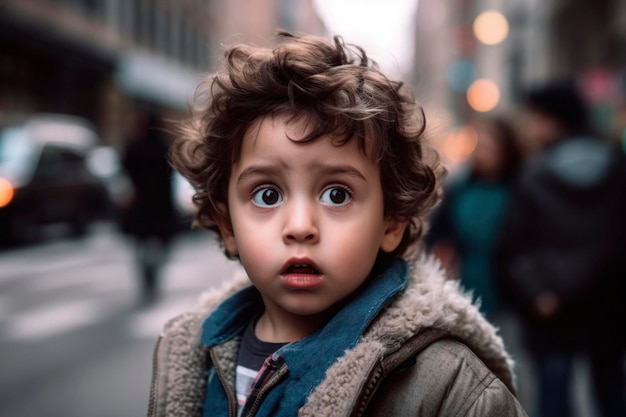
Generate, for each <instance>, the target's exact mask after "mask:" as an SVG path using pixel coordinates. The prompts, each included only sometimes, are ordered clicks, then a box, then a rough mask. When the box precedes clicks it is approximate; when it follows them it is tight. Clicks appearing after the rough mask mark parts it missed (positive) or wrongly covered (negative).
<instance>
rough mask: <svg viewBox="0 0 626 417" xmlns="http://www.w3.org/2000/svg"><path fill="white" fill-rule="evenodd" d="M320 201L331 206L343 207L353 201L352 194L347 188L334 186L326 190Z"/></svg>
mask: <svg viewBox="0 0 626 417" xmlns="http://www.w3.org/2000/svg"><path fill="white" fill-rule="evenodd" d="M320 200H321V201H322V203H323V204H327V205H329V206H343V205H346V204H348V203H349V202H350V200H352V193H351V192H350V190H348V189H347V188H345V187H340V186H333V187H329V188H327V189H326V190H324V192H323V193H322V196H321V198H320Z"/></svg>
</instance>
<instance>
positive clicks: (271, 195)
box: [252, 185, 283, 207]
mask: <svg viewBox="0 0 626 417" xmlns="http://www.w3.org/2000/svg"><path fill="white" fill-rule="evenodd" d="M282 201H283V196H282V195H281V194H280V191H278V190H277V189H276V188H274V187H271V186H267V185H266V186H262V187H259V188H257V189H256V190H254V191H253V192H252V202H253V203H254V204H256V205H257V206H259V207H273V206H275V205H277V204H279V203H281V202H282Z"/></svg>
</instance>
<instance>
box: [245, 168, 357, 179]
mask: <svg viewBox="0 0 626 417" xmlns="http://www.w3.org/2000/svg"><path fill="white" fill-rule="evenodd" d="M279 172H280V169H279V168H277V167H274V166H267V165H251V166H249V167H247V168H246V169H244V170H243V171H241V173H240V174H239V176H238V177H237V182H241V181H244V180H245V179H246V178H247V177H251V176H255V175H262V176H272V175H277V174H278V173H279ZM311 175H314V176H333V175H349V176H353V177H357V178H359V179H362V180H363V181H366V182H367V179H366V178H365V176H364V175H363V174H362V173H361V172H360V171H359V170H358V169H356V168H354V167H353V166H350V165H325V164H320V165H317V166H314V167H313V168H312V169H311Z"/></svg>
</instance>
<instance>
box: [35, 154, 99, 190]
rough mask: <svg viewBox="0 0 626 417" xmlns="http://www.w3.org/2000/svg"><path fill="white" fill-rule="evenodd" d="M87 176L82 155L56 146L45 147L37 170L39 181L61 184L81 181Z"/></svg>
mask: <svg viewBox="0 0 626 417" xmlns="http://www.w3.org/2000/svg"><path fill="white" fill-rule="evenodd" d="M87 176H88V172H87V170H86V167H85V159H84V158H83V156H82V155H78V154H76V153H74V152H71V151H69V150H67V149H62V148H57V147H54V146H46V147H44V149H43V151H42V153H41V157H40V159H39V164H38V166H37V171H36V172H35V179H36V180H37V181H42V182H54V183H59V184H68V183H80V182H83V181H85V180H86V179H87Z"/></svg>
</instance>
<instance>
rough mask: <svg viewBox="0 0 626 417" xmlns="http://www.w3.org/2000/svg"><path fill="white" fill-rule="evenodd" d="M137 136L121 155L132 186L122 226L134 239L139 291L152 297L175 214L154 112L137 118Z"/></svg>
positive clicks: (165, 149)
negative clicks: (132, 189)
mask: <svg viewBox="0 0 626 417" xmlns="http://www.w3.org/2000/svg"><path fill="white" fill-rule="evenodd" d="M136 133H137V135H138V137H137V139H135V140H134V141H132V142H131V143H130V144H129V146H128V148H127V150H126V154H125V156H124V168H125V169H126V172H127V173H128V176H129V177H130V180H131V182H132V184H133V187H134V199H133V201H132V203H131V205H130V207H129V208H128V211H127V213H126V219H125V221H124V229H125V230H126V232H128V233H129V234H130V235H131V236H133V237H134V239H135V241H136V253H137V261H138V267H139V269H140V276H141V285H142V294H143V296H144V297H145V298H146V300H151V299H153V298H154V297H155V296H156V294H157V290H158V280H159V276H158V275H159V272H160V270H161V268H162V266H163V263H164V261H165V258H166V256H167V249H168V247H169V245H170V242H171V240H172V238H173V237H174V234H175V232H176V228H177V227H176V225H177V217H176V209H175V206H174V202H173V198H172V180H171V176H172V169H171V167H170V165H169V162H168V152H169V143H168V142H167V138H166V137H165V134H164V131H163V129H162V127H161V121H160V119H159V118H158V116H157V115H156V114H155V113H148V114H143V115H141V116H140V117H139V119H138V129H137V132H136Z"/></svg>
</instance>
